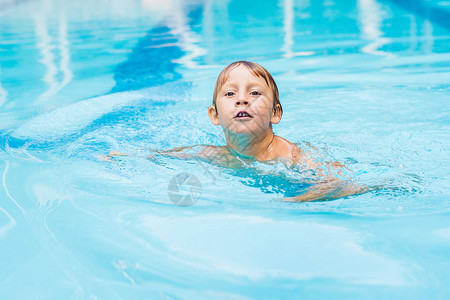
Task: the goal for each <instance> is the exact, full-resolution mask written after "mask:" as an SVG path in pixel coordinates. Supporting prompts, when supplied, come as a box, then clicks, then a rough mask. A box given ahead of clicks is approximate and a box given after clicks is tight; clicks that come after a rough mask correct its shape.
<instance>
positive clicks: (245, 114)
mask: <svg viewBox="0 0 450 300" xmlns="http://www.w3.org/2000/svg"><path fill="white" fill-rule="evenodd" d="M234 118H235V119H250V118H253V116H252V115H250V114H249V113H248V112H246V111H243V110H242V111H240V112H238V113H237V114H236V116H234Z"/></svg>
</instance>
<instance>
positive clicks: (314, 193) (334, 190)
mask: <svg viewBox="0 0 450 300" xmlns="http://www.w3.org/2000/svg"><path fill="white" fill-rule="evenodd" d="M368 191H369V188H368V187H365V186H361V185H358V184H354V183H352V182H348V181H344V180H340V179H338V178H336V177H330V178H328V180H322V181H320V182H317V183H316V185H314V186H311V187H309V188H307V189H306V193H304V194H302V195H298V196H295V197H288V198H285V199H284V200H286V201H301V202H307V201H314V200H321V201H323V200H332V199H339V198H344V197H348V196H353V195H359V194H364V193H366V192H368Z"/></svg>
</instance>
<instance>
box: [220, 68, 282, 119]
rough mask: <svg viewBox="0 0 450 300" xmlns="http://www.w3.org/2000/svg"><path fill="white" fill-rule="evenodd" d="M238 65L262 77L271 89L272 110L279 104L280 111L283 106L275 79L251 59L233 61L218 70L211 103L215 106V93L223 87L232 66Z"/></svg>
mask: <svg viewBox="0 0 450 300" xmlns="http://www.w3.org/2000/svg"><path fill="white" fill-rule="evenodd" d="M240 65H243V66H244V67H246V68H247V70H249V71H250V73H252V75H253V76H256V77H259V78H262V79H264V81H265V82H266V84H267V86H268V87H269V89H270V90H271V91H272V97H273V110H274V111H276V110H277V104H279V105H280V106H279V110H280V112H281V113H282V112H283V108H282V107H281V103H280V97H279V94H278V87H277V84H276V83H275V80H274V79H273V77H272V75H271V74H270V73H269V71H267V70H266V69H265V68H264V67H263V66H261V65H260V64H257V63H254V62H251V61H245V60H241V61H235V62H234V63H231V64H229V65H228V66H226V67H225V69H223V70H222V72H220V74H219V76H218V77H217V81H216V86H215V87H214V94H213V105H214V106H215V107H216V100H217V94H218V93H219V91H220V89H221V88H222V87H223V85H224V84H225V82H226V81H227V80H228V78H229V77H230V73H231V71H233V69H234V68H237V67H239V66H240Z"/></svg>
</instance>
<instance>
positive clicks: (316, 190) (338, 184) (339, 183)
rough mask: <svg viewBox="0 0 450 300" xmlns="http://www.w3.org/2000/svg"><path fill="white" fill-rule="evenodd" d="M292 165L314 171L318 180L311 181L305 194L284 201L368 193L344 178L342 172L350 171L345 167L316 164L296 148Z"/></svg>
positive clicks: (323, 163) (364, 187)
mask: <svg viewBox="0 0 450 300" xmlns="http://www.w3.org/2000/svg"><path fill="white" fill-rule="evenodd" d="M293 158H294V163H297V164H300V165H302V166H304V167H306V168H307V169H310V170H314V171H315V172H316V174H317V175H318V176H319V178H318V180H312V181H310V183H312V184H314V185H313V186H311V187H308V188H307V189H306V190H305V191H306V192H305V193H303V194H301V195H298V196H295V197H288V198H285V200H286V201H302V202H303V201H304V202H306V201H315V200H332V199H339V198H344V197H348V196H353V195H359V194H363V193H366V192H368V191H369V190H370V189H369V188H368V187H366V186H362V185H360V184H357V183H355V182H352V181H351V180H350V179H349V178H346V177H345V176H344V174H343V173H344V171H345V170H347V171H351V170H350V169H348V168H347V167H346V166H345V165H343V164H341V163H339V162H337V161H332V162H318V161H316V160H314V159H312V158H311V156H310V155H309V154H307V153H305V152H303V151H302V150H301V149H300V148H296V149H295V152H294V154H293Z"/></svg>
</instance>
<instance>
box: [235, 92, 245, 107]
mask: <svg viewBox="0 0 450 300" xmlns="http://www.w3.org/2000/svg"><path fill="white" fill-rule="evenodd" d="M241 104H243V105H248V100H247V98H246V97H245V95H243V94H240V95H239V96H238V98H237V100H236V105H241Z"/></svg>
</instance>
